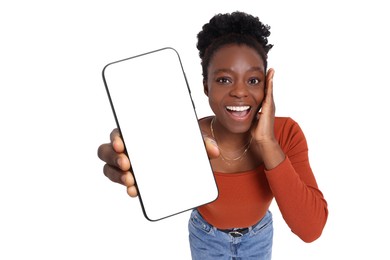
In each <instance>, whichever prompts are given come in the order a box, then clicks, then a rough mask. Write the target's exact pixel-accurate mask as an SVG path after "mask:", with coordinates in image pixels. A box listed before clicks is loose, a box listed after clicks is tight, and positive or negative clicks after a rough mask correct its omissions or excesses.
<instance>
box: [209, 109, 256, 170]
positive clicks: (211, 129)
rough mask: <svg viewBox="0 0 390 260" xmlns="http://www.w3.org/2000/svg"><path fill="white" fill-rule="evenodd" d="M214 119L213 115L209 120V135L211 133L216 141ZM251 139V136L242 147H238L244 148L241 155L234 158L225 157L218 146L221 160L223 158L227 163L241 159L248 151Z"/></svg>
mask: <svg viewBox="0 0 390 260" xmlns="http://www.w3.org/2000/svg"><path fill="white" fill-rule="evenodd" d="M214 119H215V117H213V119H212V120H211V122H210V131H211V135H212V137H213V138H214V140H215V141H217V139H216V138H215V135H214V129H213V124H214ZM252 139H253V137H251V139H250V140H249V142H248V143H247V144H245V145H244V146H243V147H242V148H240V149H239V150H241V149H244V148H245V150H244V152H242V154H241V155H239V156H237V157H235V158H227V157H226V156H224V155H223V154H222V151H223V149H222V148H219V150H220V155H221V158H222V160H223V161H224V162H225V163H227V164H229V165H230V164H231V163H230V162H229V161H232V162H236V161H238V160H240V161H241V160H242V158H244V156H245V155H246V153H247V152H248V150H249V147H250V145H251V143H252Z"/></svg>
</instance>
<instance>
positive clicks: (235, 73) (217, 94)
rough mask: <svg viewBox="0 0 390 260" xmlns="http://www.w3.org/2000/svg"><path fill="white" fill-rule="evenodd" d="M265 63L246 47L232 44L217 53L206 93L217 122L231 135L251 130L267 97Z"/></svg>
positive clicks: (210, 67)
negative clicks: (265, 90) (265, 95)
mask: <svg viewBox="0 0 390 260" xmlns="http://www.w3.org/2000/svg"><path fill="white" fill-rule="evenodd" d="M265 77H266V75H265V68H264V62H263V60H262V58H261V56H260V55H259V54H258V53H257V51H256V50H255V49H253V48H251V47H248V46H247V45H237V44H230V45H226V46H223V47H222V48H220V49H219V50H217V51H216V52H215V53H214V56H213V57H212V59H211V60H210V64H209V67H208V78H207V80H206V81H205V82H204V91H205V94H206V95H207V96H208V98H209V103H210V107H211V109H212V110H213V112H214V113H215V115H216V118H217V121H218V122H219V123H221V124H222V125H223V126H224V127H225V128H226V129H228V130H229V131H230V132H232V133H243V132H246V131H248V130H249V129H250V127H251V124H252V122H253V118H254V117H255V116H256V115H257V112H258V109H259V108H260V105H261V103H262V101H263V98H264V88H265Z"/></svg>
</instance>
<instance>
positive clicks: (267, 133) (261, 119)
mask: <svg viewBox="0 0 390 260" xmlns="http://www.w3.org/2000/svg"><path fill="white" fill-rule="evenodd" d="M274 73H275V71H274V69H272V68H271V69H269V70H268V72H267V75H266V81H265V90H264V99H263V103H262V107H261V111H260V113H259V114H258V115H257V124H255V125H254V128H253V129H252V136H253V139H254V141H256V142H257V143H267V142H270V141H271V142H273V141H275V136H274V121H275V102H274V96H273V78H274Z"/></svg>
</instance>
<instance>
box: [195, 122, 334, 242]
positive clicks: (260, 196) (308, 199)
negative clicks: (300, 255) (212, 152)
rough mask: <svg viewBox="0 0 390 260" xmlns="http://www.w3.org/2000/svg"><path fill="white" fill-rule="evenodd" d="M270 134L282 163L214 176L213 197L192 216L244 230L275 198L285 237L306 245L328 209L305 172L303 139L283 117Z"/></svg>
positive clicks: (322, 223)
mask: <svg viewBox="0 0 390 260" xmlns="http://www.w3.org/2000/svg"><path fill="white" fill-rule="evenodd" d="M274 131H275V137H276V139H277V140H278V142H279V145H280V146H281V148H282V150H283V151H284V153H285V155H286V157H285V159H284V160H283V161H282V162H281V163H280V164H279V165H278V166H277V167H275V168H273V169H270V170H266V169H265V168H264V165H260V166H258V167H257V168H256V169H253V170H250V171H245V172H238V173H219V172H214V176H215V179H216V182H217V185H218V190H219V197H218V199H217V200H215V201H214V202H212V203H209V204H206V205H203V206H200V207H198V210H199V212H200V214H201V215H202V216H203V217H204V219H205V220H206V221H208V222H209V223H210V224H211V225H213V226H215V227H217V228H220V229H228V228H235V227H249V226H252V225H254V224H256V223H257V222H258V221H259V220H261V218H262V217H263V216H264V215H265V213H266V211H267V210H268V208H269V206H270V204H271V202H272V200H273V199H274V198H275V200H276V203H277V205H278V207H279V209H280V212H281V214H282V216H283V218H284V220H285V221H286V223H287V225H288V226H289V227H290V229H291V231H292V232H293V233H295V234H296V235H297V236H298V237H300V238H301V239H302V240H303V241H305V242H312V241H314V240H316V239H317V238H318V237H319V236H320V235H321V233H322V230H323V228H324V226H325V223H326V221H327V217H328V207H327V202H326V200H325V198H324V196H323V194H322V193H321V191H320V190H319V188H318V185H317V182H316V180H315V177H314V175H313V172H312V169H311V167H310V163H309V159H308V146H307V142H306V138H305V136H304V134H303V132H302V130H301V128H300V127H299V125H298V124H297V123H296V122H295V121H294V120H293V119H291V118H289V117H276V118H275V127H274Z"/></svg>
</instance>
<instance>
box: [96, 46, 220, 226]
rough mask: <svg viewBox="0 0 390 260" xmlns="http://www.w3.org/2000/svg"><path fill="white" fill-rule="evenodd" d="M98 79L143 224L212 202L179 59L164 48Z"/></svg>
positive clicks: (121, 63) (212, 187) (213, 189)
mask: <svg viewBox="0 0 390 260" xmlns="http://www.w3.org/2000/svg"><path fill="white" fill-rule="evenodd" d="M102 75H103V81H104V85H105V89H106V92H107V96H108V99H109V102H110V105H111V109H112V112H113V115H114V118H115V121H116V124H117V128H118V129H119V132H120V134H121V137H122V139H123V141H124V144H125V152H126V154H127V156H128V157H129V159H130V163H131V171H132V173H133V175H134V178H135V181H136V187H137V189H138V195H139V196H138V197H139V200H140V204H141V207H142V211H143V213H144V216H145V217H146V219H148V220H150V221H157V220H161V219H164V218H166V217H169V216H173V215H176V214H178V213H181V212H185V211H187V210H190V209H193V208H196V207H198V206H201V205H204V204H207V203H210V202H212V201H214V200H215V199H217V197H218V188H217V185H216V181H215V178H214V175H213V171H212V168H211V164H210V161H209V159H208V156H207V153H206V148H205V144H204V141H203V137H202V133H201V129H200V126H199V124H198V116H197V114H196V108H195V106H194V102H193V99H192V97H191V90H190V87H189V85H188V82H187V79H186V76H185V73H184V69H183V66H182V62H181V59H180V56H179V53H178V52H177V51H176V50H175V49H174V48H171V47H166V48H162V49H158V50H154V51H150V52H147V53H143V54H140V55H136V56H133V57H130V58H126V59H122V60H118V61H115V62H111V63H109V64H107V65H106V66H104V68H103V71H102Z"/></svg>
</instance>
